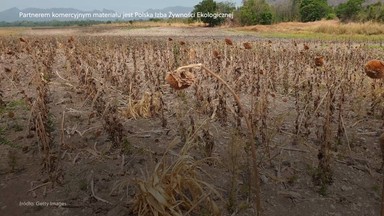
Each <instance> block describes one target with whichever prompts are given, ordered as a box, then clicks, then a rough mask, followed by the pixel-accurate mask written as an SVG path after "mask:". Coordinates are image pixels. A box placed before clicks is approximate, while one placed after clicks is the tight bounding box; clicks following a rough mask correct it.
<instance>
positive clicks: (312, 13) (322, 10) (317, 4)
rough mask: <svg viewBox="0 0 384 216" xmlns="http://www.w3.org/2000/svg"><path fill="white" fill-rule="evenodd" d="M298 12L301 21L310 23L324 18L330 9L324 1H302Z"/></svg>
mask: <svg viewBox="0 0 384 216" xmlns="http://www.w3.org/2000/svg"><path fill="white" fill-rule="evenodd" d="M299 11H300V17H301V21H303V22H312V21H316V20H321V19H322V18H324V17H326V16H327V14H328V13H329V12H330V7H329V5H328V3H327V1H326V0H303V1H302V2H301V4H300V10H299Z"/></svg>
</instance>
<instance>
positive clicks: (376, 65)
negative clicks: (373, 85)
mask: <svg viewBox="0 0 384 216" xmlns="http://www.w3.org/2000/svg"><path fill="white" fill-rule="evenodd" d="M364 70H365V73H366V74H367V76H368V77H370V78H372V79H382V78H384V61H380V60H376V59H373V60H370V61H369V62H368V63H367V64H366V65H365V67H364Z"/></svg>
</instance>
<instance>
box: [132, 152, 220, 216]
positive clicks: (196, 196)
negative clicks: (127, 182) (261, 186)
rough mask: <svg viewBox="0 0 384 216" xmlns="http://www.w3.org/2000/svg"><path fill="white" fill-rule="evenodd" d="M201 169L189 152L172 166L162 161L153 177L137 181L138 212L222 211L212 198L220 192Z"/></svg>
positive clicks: (149, 213)
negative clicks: (201, 176)
mask: <svg viewBox="0 0 384 216" xmlns="http://www.w3.org/2000/svg"><path fill="white" fill-rule="evenodd" d="M198 170H201V168H200V167H199V166H198V162H197V161H194V159H193V158H192V157H191V156H189V155H180V156H179V157H178V158H177V160H176V161H175V162H173V163H172V164H171V165H169V166H167V164H166V163H165V162H164V161H162V162H159V163H158V164H157V165H156V167H155V169H154V171H153V172H152V175H151V176H149V178H147V179H146V180H139V181H138V182H137V184H138V192H137V193H136V196H135V198H134V205H133V210H134V212H135V213H136V214H137V215H172V216H179V215H180V216H181V215H188V214H191V215H194V214H201V213H202V212H209V213H210V215H220V210H219V208H218V207H217V205H216V203H215V202H214V201H213V199H212V196H213V194H216V195H219V193H218V192H216V190H215V189H214V188H213V186H212V185H210V184H208V183H206V182H204V181H202V180H201V179H200V177H199V172H198ZM193 213H194V214H193Z"/></svg>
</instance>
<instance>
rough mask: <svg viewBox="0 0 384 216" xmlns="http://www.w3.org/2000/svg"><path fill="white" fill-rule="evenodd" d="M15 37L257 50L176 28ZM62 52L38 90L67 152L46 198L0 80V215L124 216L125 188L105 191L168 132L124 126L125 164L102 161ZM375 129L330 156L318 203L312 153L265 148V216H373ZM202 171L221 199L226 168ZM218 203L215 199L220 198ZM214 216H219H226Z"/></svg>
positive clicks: (373, 124) (287, 146)
mask: <svg viewBox="0 0 384 216" xmlns="http://www.w3.org/2000/svg"><path fill="white" fill-rule="evenodd" d="M22 35H25V36H32V35H33V36H44V35H51V36H56V35H57V36H63V35H68V36H69V35H88V36H90V37H93V36H100V35H102V36H111V37H112V36H126V37H127V39H129V38H130V37H149V38H167V37H173V38H182V39H183V40H186V39H193V40H197V41H198V40H203V39H204V40H207V39H210V38H219V39H220V38H224V37H231V38H234V39H235V40H245V39H247V40H248V39H252V40H261V39H259V38H258V37H257V35H252V34H250V33H247V34H245V33H241V34H240V35H239V33H236V32H233V31H228V30H225V29H219V28H214V29H210V28H177V27H169V28H168V27H153V28H140V29H131V30H125V29H109V30H103V29H97V30H82V29H70V30H68V29H48V30H47V29H35V30H27V31H25V32H23V33H22ZM63 52H64V51H63V50H62V49H60V48H58V49H57V50H56V53H55V57H54V64H53V69H52V70H53V71H54V73H53V74H54V75H53V77H52V78H51V80H50V82H49V85H48V86H49V90H50V94H51V96H50V101H49V106H50V109H51V113H52V115H53V116H54V118H53V123H52V124H53V125H54V128H55V130H54V131H53V136H54V137H55V138H54V139H55V141H56V142H60V133H61V130H60V128H61V122H62V112H63V110H65V111H66V115H65V118H66V125H65V126H64V132H65V140H66V142H67V143H68V144H69V145H70V146H72V148H71V149H69V150H65V151H62V152H61V155H60V158H61V163H62V166H63V169H64V173H65V174H64V184H63V185H61V186H58V185H56V186H55V187H53V188H52V187H51V184H49V182H48V183H47V180H46V179H43V177H42V175H41V173H40V170H41V166H40V162H41V160H40V158H39V156H38V155H39V148H38V144H37V139H36V137H35V136H33V135H30V132H29V130H28V125H29V124H28V122H29V118H30V111H29V110H28V108H27V105H26V104H25V102H23V100H22V99H21V95H20V94H19V93H20V91H19V90H20V89H19V86H16V85H15V84H14V83H13V82H12V81H10V80H8V78H9V77H8V78H7V77H6V76H1V77H3V78H2V80H1V90H2V91H3V99H4V102H5V103H6V106H5V108H3V110H2V112H1V119H0V129H1V134H0V137H1V140H0V141H1V144H0V215H4V216H8V215H36V216H37V215H39V216H41V215H47V216H48V215H49V216H54V215H57V216H59V215H60V216H64V215H71V216H75V215H109V216H112V215H117V216H119V215H130V214H131V213H130V209H129V208H130V201H131V200H130V199H131V198H132V197H133V196H134V195H135V188H134V187H131V186H127V187H126V188H125V192H124V193H123V194H121V193H116V192H115V191H113V188H114V185H115V183H116V182H118V181H121V180H124V179H126V180H132V179H133V178H134V177H140V176H142V173H145V172H150V171H151V170H152V169H153V163H155V162H156V161H158V160H160V159H161V158H162V156H163V154H164V152H165V150H166V149H167V145H168V144H169V143H170V142H172V141H173V140H174V138H175V137H177V129H176V128H172V127H170V128H162V127H161V121H160V120H159V119H156V118H155V119H137V120H134V119H125V120H124V121H123V126H124V130H123V131H124V135H125V137H126V139H127V140H128V141H129V143H131V144H132V146H131V147H130V148H131V149H128V151H130V154H129V155H130V156H129V157H128V158H122V156H121V155H120V154H119V153H118V152H116V151H109V148H110V141H109V140H108V139H107V136H106V135H105V134H104V133H103V132H102V131H101V128H102V125H101V123H100V122H99V121H96V120H94V119H91V120H89V114H90V113H92V110H91V108H89V107H87V106H84V100H83V98H81V97H78V96H77V92H76V91H75V90H74V89H73V88H71V86H76V85H77V82H78V81H76V79H74V78H72V77H71V75H70V74H66V71H65V70H64V69H63V68H64V67H65V62H66V61H67V60H66V59H65V56H64V53H63ZM1 55H2V54H1ZM23 61H24V59H23V57H22V56H21V57H20V58H19V59H15V60H13V61H12V62H11V61H10V60H9V59H4V58H3V59H0V73H4V68H5V67H9V66H10V65H11V64H24V63H25V62H23ZM27 81H28V77H21V83H24V84H25V85H27V83H28V82H27ZM68 83H69V85H68ZM169 91H170V90H169ZM285 106H286V107H283V108H281V107H280V109H283V110H289V109H293V104H286V105H285ZM380 125H381V121H380V120H374V121H373V120H372V119H370V120H369V119H361V121H359V122H356V126H355V127H356V128H358V129H357V133H356V135H355V137H354V144H353V146H351V148H352V152H350V153H345V152H334V153H333V157H332V167H333V168H334V182H333V184H332V185H331V186H329V188H328V189H327V192H326V193H325V194H321V193H319V192H318V188H316V187H315V186H313V183H312V177H311V172H312V169H313V167H316V166H317V148H318V147H317V146H315V145H313V144H311V143H308V144H307V143H301V144H299V145H297V144H296V145H295V144H294V143H293V144H292V142H286V140H291V139H292V137H291V134H290V133H289V132H286V133H285V134H283V135H279V136H277V137H276V138H275V139H276V140H277V142H279V140H280V141H281V142H282V145H280V146H278V147H276V150H275V151H274V153H275V154H276V155H275V157H276V159H275V160H274V161H273V162H272V163H271V164H269V165H263V166H262V167H260V168H261V180H262V182H261V191H262V204H263V207H264V212H265V215H270V216H275V215H276V216H278V215H287V216H289V215H292V216H295V215H308V216H310V215H311V216H317V215H318V216H326V215H328V216H344V215H348V216H363V215H367V216H370V215H379V212H380V200H381V199H380V194H381V179H382V175H381V174H380V173H379V172H377V171H376V169H377V168H379V167H380V161H381V159H380V157H381V156H380V151H379V146H378V143H377V137H378V136H377V135H378V132H379V130H378V128H380ZM287 127H289V124H288V126H287ZM287 131H288V130H287ZM213 136H214V137H217V139H218V143H220V142H221V140H223V141H225V140H226V139H229V137H230V135H229V133H228V131H227V132H226V131H224V132H223V131H216V132H214V134H213ZM174 151H177V148H176V149H174ZM224 152H225V151H224V150H220V149H218V150H215V155H217V156H221V155H225V153H224ZM151 161H152V162H151ZM204 168H206V169H207V170H210V171H211V178H212V179H210V180H209V182H212V183H214V184H215V186H217V187H218V188H219V190H220V189H222V190H220V191H225V190H224V189H225V188H226V187H228V184H229V183H228V182H229V178H230V175H229V173H228V172H227V170H226V168H225V167H223V166H221V165H216V167H215V169H213V168H210V166H209V165H205V166H204ZM92 189H93V191H92ZM239 190H243V189H239ZM227 195H228V194H226V193H224V195H223V196H224V198H226V196H227ZM95 196H97V197H98V198H96V197H95ZM127 197H128V198H127ZM245 203H246V202H245ZM60 205H63V206H61V207H59V206H60ZM222 205H223V206H225V204H223V203H222ZM246 206H247V205H246V204H244V206H243V207H239V208H238V211H237V212H235V213H233V214H232V215H254V213H253V211H252V210H251V209H247V207H246ZM223 209H225V207H223ZM222 214H223V215H229V213H228V212H227V211H226V210H224V211H223V213H222Z"/></svg>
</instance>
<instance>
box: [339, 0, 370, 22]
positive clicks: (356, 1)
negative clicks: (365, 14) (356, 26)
mask: <svg viewBox="0 0 384 216" xmlns="http://www.w3.org/2000/svg"><path fill="white" fill-rule="evenodd" d="M363 2H364V0H348V1H347V2H346V3H342V4H340V5H339V6H337V7H336V16H337V17H338V18H339V19H340V20H341V21H342V22H348V21H354V20H357V17H358V14H359V13H360V12H361V11H362V10H363V6H362V4H363Z"/></svg>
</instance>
